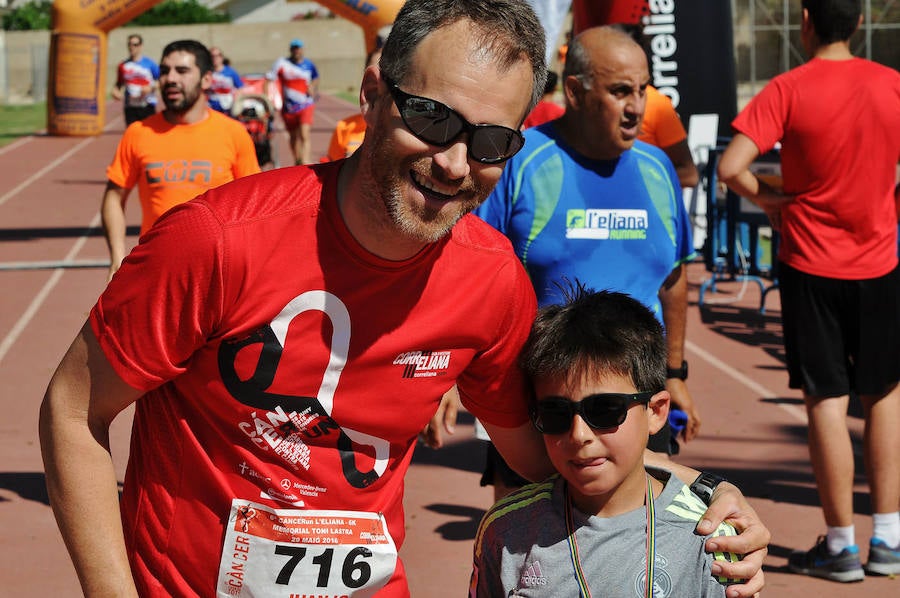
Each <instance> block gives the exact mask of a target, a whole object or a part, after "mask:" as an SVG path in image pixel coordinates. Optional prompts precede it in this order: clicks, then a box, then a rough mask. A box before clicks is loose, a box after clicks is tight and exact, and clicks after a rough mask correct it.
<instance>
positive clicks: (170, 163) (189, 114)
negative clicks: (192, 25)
mask: <svg viewBox="0 0 900 598" xmlns="http://www.w3.org/2000/svg"><path fill="white" fill-rule="evenodd" d="M161 63H162V65H161V68H160V80H159V81H160V88H161V90H162V97H163V104H164V105H165V108H164V109H163V111H162V112H159V113H158V114H154V115H153V116H150V117H148V118H146V119H145V120H142V121H139V122H136V123H134V124H133V125H131V126H129V127H128V128H127V129H125V134H124V135H122V139H121V141H119V146H118V147H117V148H116V155H115V157H114V158H113V161H112V164H110V165H109V168H107V169H106V176H107V179H108V180H107V183H106V191H105V192H104V194H103V203H102V205H101V208H100V213H101V215H102V218H103V233H104V235H105V236H106V243H107V246H108V247H109V257H110V267H109V278H112V276H113V274H114V273H115V272H116V271H117V270H118V269H119V265H120V264H121V263H122V260H123V259H124V258H125V202H126V200H127V199H128V194H129V193H130V191H131V189H132V188H134V186H135V185H137V188H138V196H139V197H140V202H141V214H142V216H141V234H144V233H146V232H147V231H148V230H149V229H150V227H151V226H152V225H153V223H154V222H156V219H157V218H159V217H160V216H161V215H162V214H163V213H165V212H166V211H167V210H168V209H169V208H171V207H172V206H175V205H177V204H180V203H183V202H186V201H188V200H189V199H191V198H192V197H194V196H196V195H199V194H200V193H202V192H203V191H206V190H207V189H209V188H211V187H215V186H217V185H221V184H222V183H226V182H228V181H231V180H233V179H236V178H239V177H242V176H244V175H247V174H252V173H254V172H259V164H258V163H257V161H256V152H255V151H254V148H253V142H252V141H251V139H250V135H249V134H248V133H247V131H246V130H245V129H244V127H243V126H242V125H241V124H240V123H239V122H237V121H236V120H233V119H231V118H226V117H225V116H223V115H221V114H219V113H218V112H215V111H213V110H210V109H209V107H208V105H207V102H206V90H207V89H209V85H210V78H211V71H212V58H211V57H210V54H209V51H208V50H207V49H206V47H205V46H204V45H203V44H201V43H200V42H197V41H194V40H181V41H175V42H172V43H170V44H169V45H167V46H166V47H165V48H164V49H163V54H162V61H161Z"/></svg>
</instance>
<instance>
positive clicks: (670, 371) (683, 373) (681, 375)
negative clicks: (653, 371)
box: [666, 360, 688, 380]
mask: <svg viewBox="0 0 900 598" xmlns="http://www.w3.org/2000/svg"><path fill="white" fill-rule="evenodd" d="M687 374H688V370H687V361H684V360H682V362H681V367H680V368H666V378H678V379H679V380H687Z"/></svg>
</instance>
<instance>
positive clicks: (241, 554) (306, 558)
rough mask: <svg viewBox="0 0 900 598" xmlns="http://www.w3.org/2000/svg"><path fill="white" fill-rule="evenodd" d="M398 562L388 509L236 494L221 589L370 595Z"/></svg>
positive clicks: (280, 596)
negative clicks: (262, 500)
mask: <svg viewBox="0 0 900 598" xmlns="http://www.w3.org/2000/svg"><path fill="white" fill-rule="evenodd" d="M396 565H397V548H396V546H394V540H393V538H391V535H390V533H388V529H387V524H386V523H385V520H384V516H383V515H381V514H378V513H366V512H363V511H314V510H304V509H272V508H270V507H266V506H263V505H260V504H257V503H254V502H250V501H248V500H241V499H234V500H233V501H232V503H231V515H230V517H229V520H228V525H227V526H226V533H225V544H224V545H223V547H222V561H221V563H220V565H219V578H218V582H217V584H216V589H217V592H216V596H219V597H222V598H225V597H232V596H244V597H253V596H256V597H259V596H266V597H271V598H291V596H302V595H304V594H305V595H307V596H310V595H312V596H328V597H329V598H343V597H349V596H371V595H372V594H374V593H375V592H376V591H377V590H379V589H381V588H382V587H384V585H385V584H386V583H387V582H388V580H389V579H390V578H391V575H393V573H394V568H395V567H396Z"/></svg>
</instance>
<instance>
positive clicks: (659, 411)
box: [647, 390, 672, 434]
mask: <svg viewBox="0 0 900 598" xmlns="http://www.w3.org/2000/svg"><path fill="white" fill-rule="evenodd" d="M671 401H672V396H671V395H670V394H669V391H668V390H661V391H659V392H658V393H656V394H655V395H653V396H652V397H650V403H648V404H647V427H648V428H649V432H650V434H656V433H657V432H659V431H660V430H662V428H663V426H664V425H665V424H666V422H667V421H668V420H669V404H670V403H671Z"/></svg>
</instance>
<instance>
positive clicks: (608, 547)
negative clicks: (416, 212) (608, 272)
mask: <svg viewBox="0 0 900 598" xmlns="http://www.w3.org/2000/svg"><path fill="white" fill-rule="evenodd" d="M520 362H521V365H522V368H523V370H524V371H525V373H526V376H527V377H528V378H530V381H531V383H532V386H533V403H532V408H531V414H532V422H533V424H534V426H535V428H537V429H538V430H539V431H540V432H541V433H542V434H543V437H544V445H545V446H546V447H547V453H548V455H549V456H550V460H551V461H552V462H553V465H554V466H555V468H556V470H557V471H558V472H559V475H556V476H553V477H551V478H549V479H547V480H546V481H544V482H541V483H537V484H531V485H528V486H526V487H524V488H522V489H520V490H518V491H516V492H514V493H513V494H511V495H509V496H507V497H506V498H504V499H502V500H500V501H499V502H498V503H496V504H495V505H494V506H493V507H492V508H491V509H490V510H489V511H488V512H487V514H486V515H485V516H484V518H483V519H482V522H481V526H480V528H479V530H478V534H477V536H476V544H475V549H474V568H473V573H472V583H471V592H470V595H471V596H485V597H487V596H519V595H527V596H583V597H585V598H586V597H588V596H591V595H592V594H591V592H593V593H594V594H595V595H602V596H622V597H631V596H635V595H640V596H647V597H648V598H649V597H652V596H678V597H679V598H683V597H687V596H725V586H724V585H723V584H725V583H728V582H729V581H730V580H728V579H726V578H722V577H716V576H715V575H714V571H716V569H714V568H713V567H714V563H715V561H717V560H729V561H731V560H735V559H736V558H737V557H736V556H735V555H733V554H731V553H715V554H714V555H713V554H708V553H706V552H704V542H705V541H706V538H704V537H703V536H698V535H695V534H694V527H695V525H696V523H697V521H699V520H700V518H701V516H702V515H703V511H704V510H705V508H706V507H705V505H704V504H703V502H702V501H701V500H700V499H699V498H698V497H697V496H695V495H694V494H693V493H692V492H691V491H690V490H689V489H688V487H687V486H685V485H684V484H683V483H682V482H681V481H679V480H678V478H676V477H675V476H674V475H671V474H670V473H669V472H667V471H664V470H661V469H651V468H645V467H644V463H643V453H644V447H645V446H646V445H647V438H648V437H649V435H650V434H652V433H655V432H656V431H658V430H659V429H660V427H661V426H662V425H663V424H664V423H665V421H666V417H667V415H668V412H669V400H670V398H669V393H668V392H667V391H666V390H665V383H666V342H665V338H664V335H663V330H662V326H661V325H660V324H659V322H658V321H657V319H656V317H654V315H653V312H651V311H650V310H649V309H648V308H646V307H645V306H644V305H642V304H641V303H640V302H639V301H637V300H636V299H633V298H632V297H630V296H628V295H625V294H623V293H617V292H611V291H601V292H593V291H589V290H586V289H585V288H584V287H583V286H581V285H580V284H579V285H578V286H577V287H575V288H573V289H571V290H570V291H569V292H568V293H567V301H566V303H565V304H564V305H551V306H547V307H545V308H543V309H542V310H541V311H540V312H539V314H538V317H537V319H536V320H535V322H534V325H533V327H532V330H531V335H530V336H529V338H528V341H527V342H526V344H525V347H524V348H523V351H522V355H521V357H520ZM733 534H735V531H734V528H732V527H731V526H730V525H727V524H722V525H720V526H719V527H718V529H717V530H716V532H715V533H714V534H713V535H716V536H719V535H733ZM648 555H649V558H648ZM648 579H651V580H652V583H650V584H648V583H647V580H648Z"/></svg>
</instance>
